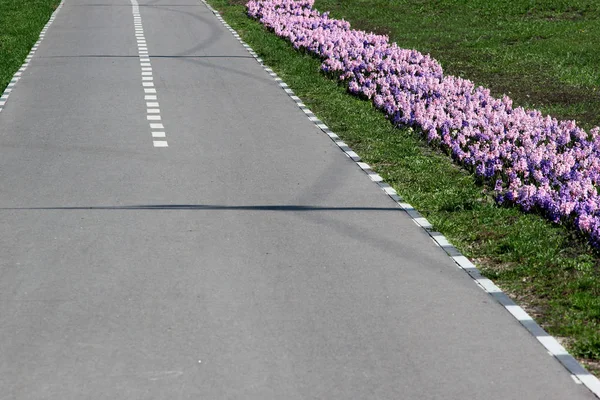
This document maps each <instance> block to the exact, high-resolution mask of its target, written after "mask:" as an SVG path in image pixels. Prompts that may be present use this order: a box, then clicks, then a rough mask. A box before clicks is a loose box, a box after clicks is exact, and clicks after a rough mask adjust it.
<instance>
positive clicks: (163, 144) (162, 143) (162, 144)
mask: <svg viewBox="0 0 600 400" xmlns="http://www.w3.org/2000/svg"><path fill="white" fill-rule="evenodd" d="M154 147H169V144H168V143H167V141H166V140H155V141H154Z"/></svg>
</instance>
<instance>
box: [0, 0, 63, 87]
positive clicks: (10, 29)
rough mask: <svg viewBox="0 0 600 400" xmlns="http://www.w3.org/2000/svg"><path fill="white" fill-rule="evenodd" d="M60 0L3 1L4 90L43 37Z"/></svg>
mask: <svg viewBox="0 0 600 400" xmlns="http://www.w3.org/2000/svg"><path fill="white" fill-rule="evenodd" d="M59 4H60V0H27V1H23V0H2V1H0V93H2V92H3V91H4V89H5V88H6V86H7V85H8V83H9V82H10V80H11V79H12V77H13V75H14V74H15V72H17V70H18V69H19V68H20V67H21V65H22V64H23V60H25V57H27V54H28V53H29V51H30V50H31V48H32V47H33V45H34V44H35V42H36V41H37V40H38V39H39V36H40V32H41V31H42V29H43V28H44V26H45V25H46V23H47V22H48V20H49V19H50V17H51V16H52V13H53V12H54V11H55V10H56V8H57V7H58V5H59Z"/></svg>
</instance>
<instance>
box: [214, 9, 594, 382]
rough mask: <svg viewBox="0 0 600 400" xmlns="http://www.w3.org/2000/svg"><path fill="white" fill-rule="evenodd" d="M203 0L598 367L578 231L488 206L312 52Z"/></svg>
mask: <svg viewBox="0 0 600 400" xmlns="http://www.w3.org/2000/svg"><path fill="white" fill-rule="evenodd" d="M209 2H210V3H211V5H212V6H213V7H215V8H216V9H217V10H219V11H220V12H221V13H222V15H223V16H224V18H225V19H226V20H227V21H228V23H229V24H231V25H232V27H233V28H234V29H236V30H237V31H238V32H239V33H240V35H241V36H242V37H243V39H244V40H245V41H246V42H247V43H248V44H250V45H251V46H252V47H253V48H254V50H255V51H256V52H257V53H258V54H260V55H261V57H262V58H263V59H264V61H265V63H266V64H268V65H269V66H270V67H272V68H273V69H274V70H275V71H276V72H277V73H278V74H279V75H280V76H281V77H282V79H283V80H285V81H286V83H288V84H289V85H290V86H291V87H292V89H293V90H294V91H295V93H296V94H297V95H298V96H300V97H301V98H302V99H303V100H304V102H305V103H306V104H307V105H308V106H309V107H310V108H311V109H312V110H313V111H314V112H315V113H316V114H317V115H318V116H319V117H320V118H321V119H322V120H323V121H324V122H325V123H326V124H327V125H329V126H330V127H331V129H332V130H334V131H335V132H336V133H337V134H338V135H339V136H340V137H341V138H342V139H343V140H344V141H345V142H347V143H348V144H349V145H350V146H351V147H352V148H353V149H354V150H355V151H356V152H357V153H358V154H359V155H360V156H361V157H362V158H363V160H364V161H365V162H367V163H369V164H370V165H371V166H373V167H374V169H375V170H376V171H377V172H378V173H379V174H381V175H382V176H383V177H384V179H385V180H386V182H388V183H389V184H390V185H392V186H393V187H394V188H395V189H396V190H397V191H398V193H399V194H400V195H401V196H402V197H403V198H404V199H406V201H408V202H410V203H411V204H412V205H413V206H415V207H416V208H417V209H418V210H419V211H421V212H422V213H423V214H424V215H425V216H426V217H427V218H428V219H429V220H430V221H431V222H432V223H433V224H434V226H435V228H436V230H438V231H440V232H442V233H443V234H444V235H446V236H447V237H448V238H449V239H450V240H451V242H452V243H453V244H454V245H456V246H457V247H458V248H459V249H460V250H461V251H462V252H463V253H464V254H465V255H466V256H468V257H470V258H471V259H472V260H473V261H475V262H476V263H477V265H478V266H479V267H480V269H481V270H482V273H483V274H484V275H486V276H487V277H489V278H491V279H493V280H494V282H496V283H497V284H498V285H499V286H501V287H502V288H503V290H505V291H506V292H507V293H508V294H510V295H511V296H512V297H513V298H514V299H515V300H516V301H517V302H518V303H519V304H521V305H522V306H523V307H524V308H526V310H527V311H528V312H529V313H530V314H531V315H532V316H533V317H534V318H536V320H537V321H538V322H539V323H540V324H541V325H542V326H543V327H544V328H545V329H547V330H548V331H549V333H551V334H552V335H554V336H556V337H557V338H558V339H559V340H561V341H562V343H563V344H564V345H565V346H566V347H567V348H568V349H569V350H570V351H571V353H572V354H573V355H574V356H575V357H577V358H579V360H580V361H582V362H583V363H584V364H586V365H587V366H588V368H590V369H591V370H592V371H593V372H594V373H596V374H597V375H598V372H600V369H598V368H597V366H600V329H599V328H600V257H599V255H598V254H597V253H595V252H594V251H593V249H592V248H591V247H590V246H589V245H588V244H587V242H586V241H585V240H584V239H582V238H581V237H578V236H576V235H575V234H574V233H572V232H571V231H569V230H568V229H566V228H565V227H563V226H560V225H554V224H551V223H549V222H547V221H546V220H544V219H543V218H541V217H539V216H537V215H533V214H524V213H522V212H520V211H519V210H518V209H516V208H505V207H498V206H497V205H496V204H495V202H494V200H493V199H492V198H491V196H490V192H489V190H488V189H487V188H485V187H484V186H481V185H480V184H479V183H478V182H477V181H476V180H475V178H474V177H473V176H472V175H470V174H468V173H467V172H465V171H464V170H462V169H460V168H458V167H456V166H455V165H454V164H453V163H452V162H451V160H450V159H449V158H448V157H446V156H444V155H442V154H439V153H437V152H435V151H433V150H431V149H430V148H429V147H428V146H427V144H426V143H425V142H424V141H423V140H421V139H420V137H419V136H418V135H417V134H416V133H415V132H412V131H411V130H410V129H394V128H392V126H391V124H390V122H389V121H388V120H387V119H386V118H385V117H384V115H383V114H382V113H380V112H378V111H377V110H375V109H374V108H373V106H372V105H371V104H370V103H369V102H367V101H362V100H360V99H357V98H355V97H352V96H350V95H349V94H347V92H346V89H345V88H343V87H341V86H340V85H338V84H337V83H336V82H334V81H332V80H329V79H327V78H326V77H324V76H323V74H321V73H320V72H319V66H320V60H317V59H315V58H314V57H312V56H309V55H306V54H301V53H299V52H297V51H295V50H294V49H293V48H292V46H291V45H290V44H289V43H287V42H286V41H284V40H282V39H279V38H278V37H276V36H275V35H274V34H272V33H270V32H268V31H267V30H266V29H264V28H263V27H262V25H260V24H259V23H257V22H255V21H253V20H251V19H249V18H248V17H247V16H246V12H245V7H244V5H243V4H244V1H240V0H209ZM363 3H365V2H363ZM364 6H365V7H370V6H369V5H367V4H366V3H365V5H364ZM322 11H326V10H322ZM350 22H352V21H350Z"/></svg>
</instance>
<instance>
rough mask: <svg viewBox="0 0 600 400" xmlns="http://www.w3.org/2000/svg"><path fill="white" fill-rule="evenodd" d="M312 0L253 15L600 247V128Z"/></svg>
mask: <svg viewBox="0 0 600 400" xmlns="http://www.w3.org/2000/svg"><path fill="white" fill-rule="evenodd" d="M313 5H314V0H299V1H293V0H262V1H256V0H251V1H249V2H248V3H247V9H248V15H249V16H250V17H252V18H255V19H257V20H259V21H260V23H261V24H263V25H264V26H266V27H267V28H268V29H270V30H272V31H273V32H274V33H275V34H276V35H278V36H280V37H282V38H285V39H287V40H289V41H290V42H291V43H292V45H293V46H294V48H296V49H298V50H302V51H305V52H308V53H311V54H313V55H315V56H317V57H319V58H320V59H321V60H322V65H321V69H322V70H323V71H324V72H325V73H326V74H328V75H330V76H333V77H336V78H337V79H339V80H340V81H342V82H344V83H345V84H346V85H347V87H348V90H349V92H350V93H353V94H355V95H357V96H361V97H363V98H365V99H369V100H371V101H372V102H373V105H374V106H375V107H376V108H377V109H379V110H381V111H382V112H384V113H385V114H386V115H387V116H388V118H389V119H390V120H391V122H392V123H393V124H395V125H397V126H410V127H414V128H416V130H417V131H418V132H421V133H422V134H423V136H424V137H425V138H426V139H427V141H428V142H429V143H430V144H431V145H432V146H435V147H438V148H440V149H442V150H443V151H445V152H446V153H448V154H449V155H450V156H451V157H452V158H453V159H454V161H455V162H457V163H458V164H460V165H461V166H463V167H465V168H467V169H468V170H470V171H472V172H473V173H474V174H475V175H476V176H477V177H478V178H480V179H482V180H483V181H485V182H487V183H488V184H490V186H492V187H493V188H494V192H495V196H496V200H497V201H498V202H500V203H508V204H515V205H517V206H519V207H521V208H522V209H523V210H525V211H537V212H540V213H542V214H543V215H545V216H546V217H548V218H549V219H550V220H552V221H554V222H557V223H572V224H574V226H575V227H576V228H577V229H579V230H580V231H581V232H583V233H584V234H586V235H587V236H588V237H589V238H590V241H591V242H592V243H593V244H594V245H595V246H600V197H599V196H598V190H597V187H598V182H599V180H600V128H598V127H595V128H593V129H591V130H590V131H589V132H586V131H584V130H583V129H581V128H580V127H578V126H577V125H576V123H575V122H574V121H558V120H557V119H555V118H552V117H550V116H544V115H542V113H541V112H539V111H537V110H526V109H524V108H522V107H516V108H513V104H512V101H511V99H510V98H508V97H507V96H503V97H502V98H494V97H493V96H491V94H490V91H489V90H488V89H486V88H483V87H476V86H475V84H474V83H473V82H471V81H469V80H467V79H462V78H459V77H454V76H450V75H444V73H443V70H442V67H441V65H440V64H439V63H438V62H437V61H436V60H434V59H433V58H431V57H430V56H429V55H424V54H422V53H420V52H418V51H416V50H408V49H402V48H400V47H398V45H397V44H396V43H390V42H389V38H388V37H387V36H384V35H376V34H373V33H367V32H364V31H360V30H353V29H351V27H350V23H348V22H347V21H344V20H336V19H333V18H330V17H329V14H328V13H320V12H319V11H317V10H315V9H314V8H313Z"/></svg>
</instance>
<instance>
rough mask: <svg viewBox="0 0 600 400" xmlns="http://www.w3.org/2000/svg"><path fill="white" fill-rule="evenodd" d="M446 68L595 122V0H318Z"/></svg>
mask: <svg viewBox="0 0 600 400" xmlns="http://www.w3.org/2000/svg"><path fill="white" fill-rule="evenodd" d="M315 6H316V7H317V9H319V10H331V11H332V16H334V17H337V18H342V17H343V18H345V19H347V20H348V21H350V22H351V23H352V26H353V27H354V28H356V29H364V30H367V31H375V32H378V33H384V34H388V35H389V36H390V39H391V41H393V42H397V43H398V44H399V45H400V46H401V47H404V48H414V49H417V50H419V51H421V52H423V53H430V54H431V55H432V56H433V57H434V58H435V59H436V60H438V61H440V62H441V64H442V66H443V67H444V71H445V72H446V73H448V74H451V75H459V76H462V77H465V78H468V79H471V80H472V81H474V82H475V83H477V84H480V85H483V86H485V87H488V88H490V89H491V90H492V94H494V95H502V94H507V95H509V96H510V97H511V98H512V99H513V100H515V103H516V104H518V105H522V106H526V107H533V108H537V109H540V110H541V111H543V112H547V113H549V114H552V115H555V116H557V117H560V118H564V119H575V120H578V121H579V122H580V123H581V125H582V126H584V127H591V126H595V125H599V124H600V113H599V112H598V110H599V109H600V91H599V90H598V88H599V87H600V68H599V66H600V52H598V49H599V48H600V1H594V0H502V1H490V0H462V1H461V0H427V1H423V0H317V1H316V4H315Z"/></svg>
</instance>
